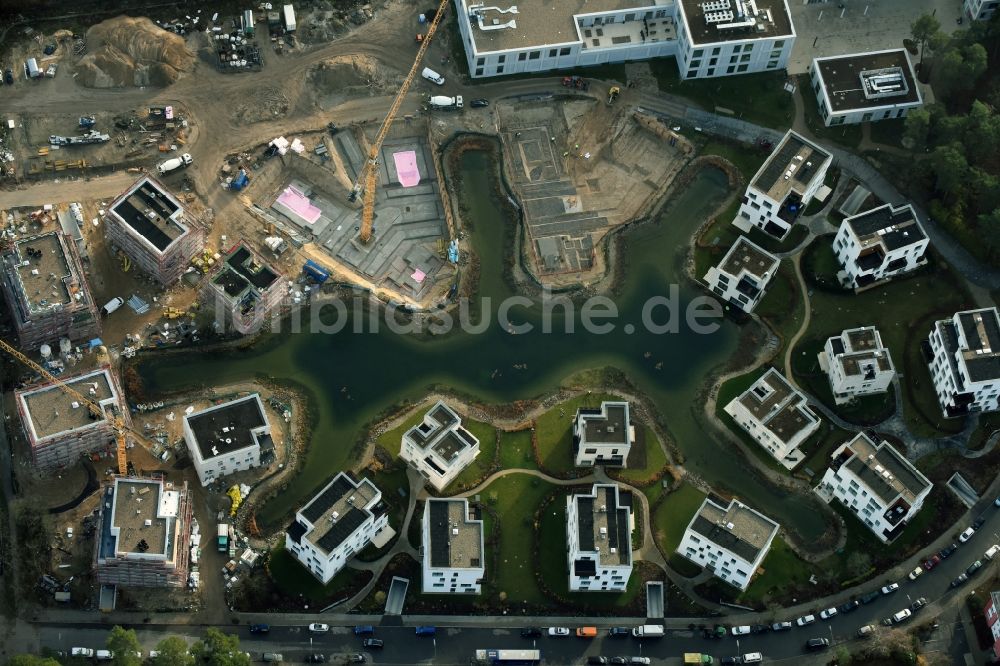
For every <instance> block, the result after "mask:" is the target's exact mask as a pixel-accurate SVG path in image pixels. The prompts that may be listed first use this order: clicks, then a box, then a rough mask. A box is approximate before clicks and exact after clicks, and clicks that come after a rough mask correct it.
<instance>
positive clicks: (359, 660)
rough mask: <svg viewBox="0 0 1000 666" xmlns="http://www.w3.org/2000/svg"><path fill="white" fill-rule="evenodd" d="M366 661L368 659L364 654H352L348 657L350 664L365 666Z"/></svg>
mask: <svg viewBox="0 0 1000 666" xmlns="http://www.w3.org/2000/svg"><path fill="white" fill-rule="evenodd" d="M365 661H366V657H365V655H363V654H351V655H348V656H347V663H348V664H363V663H365Z"/></svg>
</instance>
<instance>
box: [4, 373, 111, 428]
mask: <svg viewBox="0 0 1000 666" xmlns="http://www.w3.org/2000/svg"><path fill="white" fill-rule="evenodd" d="M62 381H63V383H65V384H66V385H68V386H69V387H70V388H72V389H73V390H75V391H76V392H77V393H80V394H82V395H83V396H84V397H85V398H87V399H88V400H91V401H93V402H96V403H98V404H101V403H102V402H104V401H105V400H107V399H109V398H115V399H116V400H117V398H118V396H117V395H116V394H115V390H114V385H113V383H112V381H111V374H110V372H109V371H108V370H107V369H106V368H101V369H99V370H94V371H93V372H88V373H87V374H84V375H79V376H77V377H67V378H65V379H63V380H62ZM18 397H19V398H20V399H21V401H22V403H23V406H24V409H25V411H26V412H27V414H28V416H29V417H30V419H31V428H32V429H33V430H34V434H35V438H36V439H43V438H45V437H50V436H52V435H56V434H58V433H61V432H66V431H69V430H76V429H77V428H82V427H85V426H90V425H94V424H96V423H103V422H105V421H106V420H107V417H105V418H103V419H97V418H95V417H94V416H93V415H92V414H91V412H90V409H89V408H88V407H87V406H86V405H82V404H79V403H77V406H76V407H74V406H73V403H74V402H77V401H76V400H75V399H74V398H73V397H71V396H70V395H69V394H67V393H64V392H63V391H61V390H60V389H59V388H57V387H56V386H55V385H54V384H46V385H45V386H40V387H36V388H30V389H27V390H25V391H22V392H19V393H18ZM105 414H107V412H106V411H105Z"/></svg>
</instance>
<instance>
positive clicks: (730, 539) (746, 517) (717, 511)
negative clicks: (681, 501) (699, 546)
mask: <svg viewBox="0 0 1000 666" xmlns="http://www.w3.org/2000/svg"><path fill="white" fill-rule="evenodd" d="M691 529H692V530H694V531H695V532H697V533H698V534H700V535H702V536H703V537H705V538H706V539H708V540H709V541H711V542H712V543H715V544H717V545H719V546H721V547H723V548H725V549H726V550H729V551H731V552H733V553H736V554H737V555H739V556H740V557H741V558H743V559H744V560H746V561H747V562H750V563H751V564H753V563H754V562H756V561H757V557H758V556H759V555H760V554H761V551H762V550H764V548H765V547H767V545H768V543H769V542H770V541H771V539H772V538H774V535H775V533H777V531H778V523H776V522H774V521H773V520H771V519H770V518H768V517H767V516H765V515H763V514H761V513H759V512H757V511H755V510H753V509H751V508H750V507H748V506H746V505H745V504H742V503H741V502H738V501H737V500H732V501H731V502H729V506H727V507H723V506H721V505H719V504H716V503H715V502H713V501H712V500H711V498H705V501H704V502H703V503H702V505H701V508H700V509H698V513H696V514H695V517H694V518H693V519H692V521H691ZM747 573H753V572H747Z"/></svg>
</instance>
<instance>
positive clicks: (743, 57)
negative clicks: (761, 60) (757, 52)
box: [740, 53, 750, 62]
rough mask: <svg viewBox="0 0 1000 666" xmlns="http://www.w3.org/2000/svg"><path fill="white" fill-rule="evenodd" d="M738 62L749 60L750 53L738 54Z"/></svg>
mask: <svg viewBox="0 0 1000 666" xmlns="http://www.w3.org/2000/svg"><path fill="white" fill-rule="evenodd" d="M740 62H750V54H749V53H744V54H743V55H741V56H740Z"/></svg>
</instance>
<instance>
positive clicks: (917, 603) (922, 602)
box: [910, 597, 927, 611]
mask: <svg viewBox="0 0 1000 666" xmlns="http://www.w3.org/2000/svg"><path fill="white" fill-rule="evenodd" d="M926 605H927V599H926V598H925V597H920V598H919V599H917V600H916V601H914V602H913V605H912V606H910V610H915V611H918V610H920V609H921V608H923V607H924V606H926Z"/></svg>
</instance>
